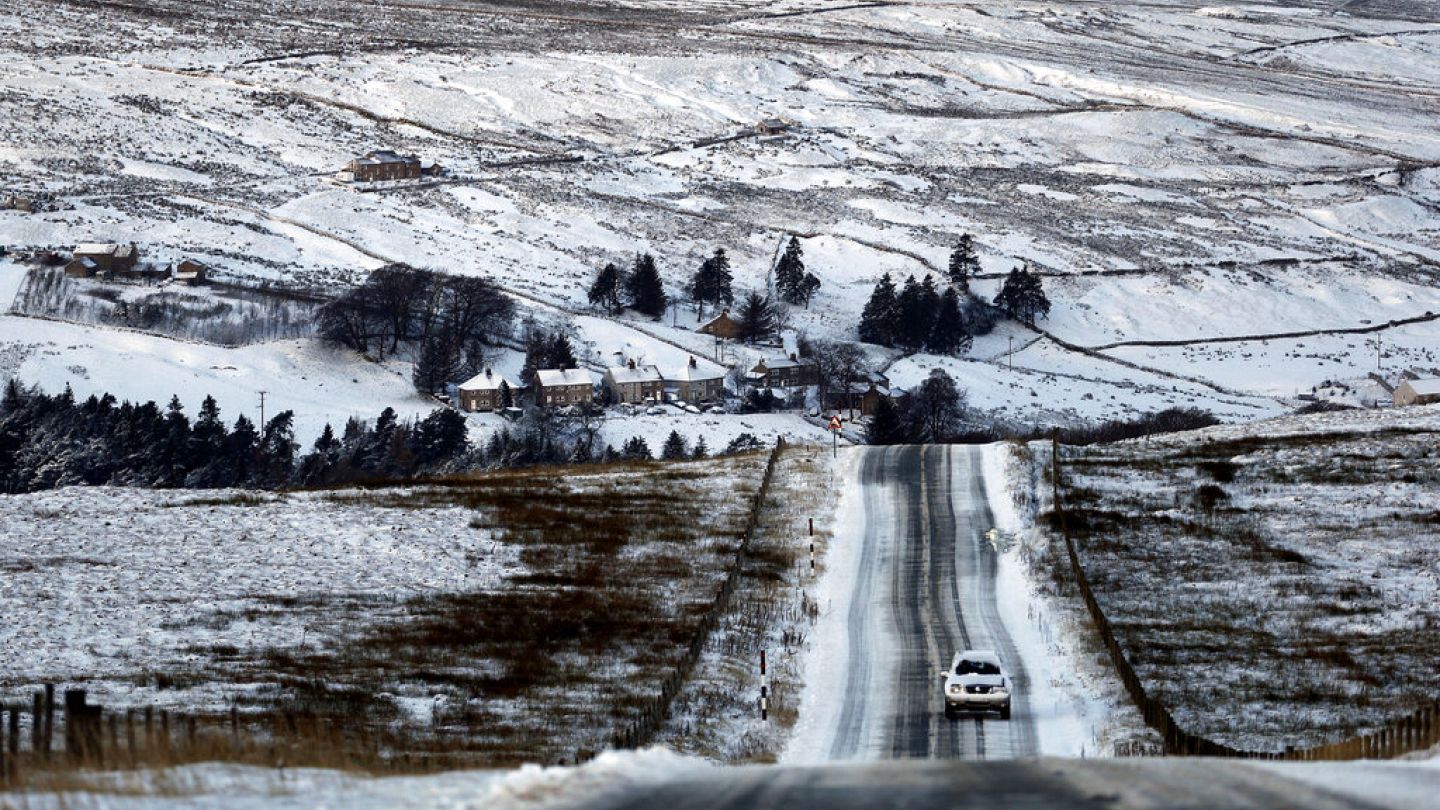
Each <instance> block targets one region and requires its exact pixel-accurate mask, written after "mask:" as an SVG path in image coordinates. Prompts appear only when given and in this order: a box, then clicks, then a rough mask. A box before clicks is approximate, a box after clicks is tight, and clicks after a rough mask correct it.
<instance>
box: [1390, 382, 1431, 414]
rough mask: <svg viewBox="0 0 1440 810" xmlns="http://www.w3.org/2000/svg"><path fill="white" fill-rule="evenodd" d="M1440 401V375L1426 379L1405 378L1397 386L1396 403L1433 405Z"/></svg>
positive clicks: (1400, 404)
mask: <svg viewBox="0 0 1440 810" xmlns="http://www.w3.org/2000/svg"><path fill="white" fill-rule="evenodd" d="M1437 402H1440V377H1436V378H1432V379H1424V380H1405V381H1404V382H1402V383H1400V384H1399V385H1397V386H1395V404H1396V406H1399V407H1404V406H1406V405H1432V404H1434V403H1437Z"/></svg>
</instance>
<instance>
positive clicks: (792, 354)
mask: <svg viewBox="0 0 1440 810" xmlns="http://www.w3.org/2000/svg"><path fill="white" fill-rule="evenodd" d="M790 359H791V360H792V361H795V362H799V358H798V357H796V356H795V353H794V352H790Z"/></svg>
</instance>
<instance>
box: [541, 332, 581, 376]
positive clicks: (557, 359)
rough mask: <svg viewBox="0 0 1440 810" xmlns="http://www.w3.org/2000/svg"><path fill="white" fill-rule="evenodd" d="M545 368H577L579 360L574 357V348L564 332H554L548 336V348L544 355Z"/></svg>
mask: <svg viewBox="0 0 1440 810" xmlns="http://www.w3.org/2000/svg"><path fill="white" fill-rule="evenodd" d="M545 362H546V366H545V367H546V368H577V367H579V365H580V361H578V360H576V359H575V349H574V347H573V346H571V345H570V338H569V337H568V336H566V334H565V333H564V332H556V333H555V334H554V336H552V337H551V338H550V348H549V351H548V352H547V353H546V355H545Z"/></svg>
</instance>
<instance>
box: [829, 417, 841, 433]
mask: <svg viewBox="0 0 1440 810" xmlns="http://www.w3.org/2000/svg"><path fill="white" fill-rule="evenodd" d="M840 427H841V425H840V417H838V416H832V417H830V429H831V430H839V429H840Z"/></svg>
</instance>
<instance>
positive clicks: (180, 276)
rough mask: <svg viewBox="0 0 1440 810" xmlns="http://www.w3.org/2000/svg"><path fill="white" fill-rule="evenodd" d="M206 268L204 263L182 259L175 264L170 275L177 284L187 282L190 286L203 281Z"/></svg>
mask: <svg viewBox="0 0 1440 810" xmlns="http://www.w3.org/2000/svg"><path fill="white" fill-rule="evenodd" d="M206 272H207V268H206V267H205V265H204V264H201V263H200V262H197V261H195V260H194V259H182V260H181V261H180V263H179V264H177V265H175V272H174V273H173V274H172V275H171V276H170V277H171V278H173V279H175V281H176V282H177V283H179V284H188V285H190V286H192V287H194V286H196V285H197V284H204V283H205V274H206Z"/></svg>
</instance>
